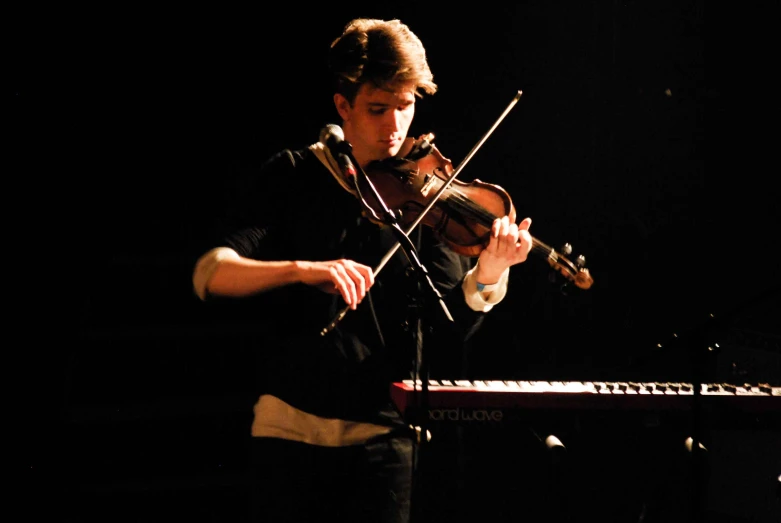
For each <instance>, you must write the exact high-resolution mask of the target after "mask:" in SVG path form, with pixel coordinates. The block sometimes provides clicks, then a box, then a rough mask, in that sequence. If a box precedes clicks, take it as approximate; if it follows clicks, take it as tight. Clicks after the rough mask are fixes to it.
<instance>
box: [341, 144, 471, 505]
mask: <svg viewBox="0 0 781 523" xmlns="http://www.w3.org/2000/svg"><path fill="white" fill-rule="evenodd" d="M341 147H342V151H341V152H342V153H343V154H345V156H347V157H348V158H349V159H350V161H351V162H352V164H353V166H354V167H355V170H356V172H357V175H358V176H360V177H361V180H362V181H363V182H365V184H366V186H367V187H368V188H369V189H370V191H371V193H372V196H374V198H375V200H376V201H377V202H379V205H380V206H381V208H382V215H383V218H379V217H378V216H377V214H376V211H375V210H374V209H373V208H372V207H370V206H369V205H368V204H365V207H367V208H368V209H369V211H371V212H372V213H373V214H374V216H375V218H376V219H378V220H379V221H381V222H382V223H384V224H386V225H388V226H390V227H391V229H392V230H393V232H394V233H395V235H396V238H397V240H398V243H399V245H400V246H401V248H402V249H403V251H404V254H405V255H406V257H407V259H408V260H409V262H410V264H411V266H412V268H413V270H414V272H415V274H417V276H418V284H417V290H418V294H419V296H420V300H418V302H417V303H416V304H415V305H414V306H413V307H411V309H415V310H416V313H415V317H414V318H410V320H411V321H408V325H409V326H410V328H411V329H414V339H415V350H416V362H415V369H414V373H413V380H412V383H413V390H414V391H415V392H417V390H418V389H417V383H418V382H420V384H421V391H420V395H419V397H418V399H419V401H417V402H414V403H416V404H417V405H416V411H417V413H418V415H416V416H415V420H416V421H417V422H418V423H419V425H416V426H415V427H414V428H413V430H414V431H415V433H416V434H415V437H416V439H415V440H414V442H413V457H412V496H413V498H416V497H417V493H420V492H421V488H422V487H421V480H420V460H421V459H422V458H421V457H422V456H425V455H426V453H425V452H424V450H425V447H426V445H427V443H428V428H427V423H426V422H425V421H426V418H427V414H428V365H427V361H426V359H425V358H424V357H423V328H422V322H421V313H420V311H421V310H422V308H423V307H424V306H425V303H426V296H427V295H428V296H430V297H431V298H433V299H436V301H437V302H438V303H439V305H440V307H441V309H442V312H443V313H444V315H445V316H446V317H447V319H448V320H449V321H451V322H454V321H455V320H454V319H453V316H452V315H451V314H450V310H449V309H448V308H447V305H446V304H445V301H444V300H443V298H442V295H441V294H440V293H439V291H438V290H437V288H436V286H435V285H434V282H433V281H432V280H431V278H430V277H429V274H428V270H426V267H425V266H424V265H423V264H422V263H421V262H420V259H419V258H418V253H417V250H416V249H415V247H414V246H413V244H412V241H410V239H409V236H408V235H407V233H405V232H404V230H403V229H402V228H401V226H400V225H399V222H398V219H397V218H396V215H395V214H394V213H393V211H391V210H390V209H389V208H388V205H387V204H386V203H385V201H384V200H383V199H382V196H380V193H379V191H378V190H377V188H376V187H375V186H374V184H373V183H372V181H371V179H370V178H369V177H368V176H367V174H366V172H365V171H364V170H363V168H362V167H361V166H360V164H359V163H358V162H357V161H356V160H355V157H354V156H353V154H352V145H350V143H349V142H346V141H345V142H343V143H342V144H341ZM355 185H356V189H357V191H358V196H359V197H360V198H361V200H363V202H364V203H365V199H364V198H363V195H362V194H361V189H360V184H359V182H358V180H356V184H355ZM418 232H419V233H420V229H419V230H418ZM413 501H414V500H413ZM412 505H413V509H414V510H413V511H414V512H415V514H416V515H415V517H414V518H413V521H417V520H418V516H417V514H420V518H421V521H422V520H423V517H424V516H423V514H424V512H423V511H422V509H420V508H418V504H417V503H414V502H413V503H412Z"/></svg>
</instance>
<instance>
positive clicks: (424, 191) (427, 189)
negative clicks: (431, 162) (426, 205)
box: [420, 174, 435, 198]
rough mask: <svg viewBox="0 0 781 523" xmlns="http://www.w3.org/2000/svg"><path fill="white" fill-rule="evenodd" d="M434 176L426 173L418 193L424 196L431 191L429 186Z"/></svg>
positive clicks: (432, 184)
mask: <svg viewBox="0 0 781 523" xmlns="http://www.w3.org/2000/svg"><path fill="white" fill-rule="evenodd" d="M434 179H435V177H434V176H431V175H430V174H427V175H426V178H425V181H424V182H423V186H422V187H421V188H420V194H421V195H422V196H423V197H424V198H425V197H427V196H428V193H429V192H431V188H432V187H433V186H434Z"/></svg>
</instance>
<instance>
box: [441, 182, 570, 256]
mask: <svg viewBox="0 0 781 523" xmlns="http://www.w3.org/2000/svg"><path fill="white" fill-rule="evenodd" d="M448 193H449V194H448V195H447V196H446V197H445V201H446V202H447V203H448V204H449V205H450V206H451V207H453V208H454V209H456V210H458V211H460V212H461V213H462V214H465V215H471V216H472V217H473V218H474V219H476V220H477V221H479V222H480V223H482V224H483V225H485V226H486V227H489V226H490V224H491V223H493V221H494V220H495V219H496V218H497V216H495V215H494V214H493V213H490V212H488V210H486V209H485V208H483V207H481V206H479V205H477V204H475V203H474V202H473V201H472V200H470V199H469V198H468V197H467V196H466V195H464V193H462V192H460V191H458V190H456V189H448ZM532 251H534V252H535V253H539V254H543V255H545V256H546V257H550V256H553V257H554V258H555V259H557V260H558V259H559V258H560V257H561V255H560V254H559V253H557V252H556V251H555V249H553V248H552V247H550V246H549V245H546V244H545V243H543V242H541V241H540V240H538V239H537V238H535V237H532Z"/></svg>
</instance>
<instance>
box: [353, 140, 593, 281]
mask: <svg viewBox="0 0 781 523" xmlns="http://www.w3.org/2000/svg"><path fill="white" fill-rule="evenodd" d="M433 138H434V135H433V134H431V133H429V134H427V135H423V136H421V137H420V138H418V139H417V140H416V139H414V138H407V140H406V141H405V144H404V146H403V147H402V149H401V150H400V151H399V154H398V155H397V156H395V157H393V158H388V159H386V160H380V161H374V162H371V163H370V164H369V165H367V167H366V169H365V173H366V177H367V178H368V180H369V182H370V183H371V184H372V185H373V186H374V188H375V189H376V191H377V192H378V193H379V194H380V195H381V197H382V200H383V202H384V205H385V206H386V207H387V208H388V209H390V210H392V211H393V212H394V214H395V217H396V219H397V220H398V222H399V224H400V225H402V226H404V227H409V226H410V225H412V226H413V227H414V225H413V224H416V223H417V222H420V223H422V224H423V225H425V226H428V227H430V228H431V229H432V230H433V231H434V233H435V234H436V235H437V236H439V238H441V239H442V240H443V241H444V242H445V243H446V244H447V246H448V247H449V248H450V249H451V250H453V251H454V252H456V253H458V254H461V255H463V256H469V257H474V256H478V255H479V254H480V253H481V252H482V251H483V249H485V247H486V246H487V245H488V241H489V240H490V237H491V226H492V224H493V222H494V220H495V219H496V218H499V217H502V216H508V217H509V218H510V220H512V221H513V222H514V221H515V219H516V211H515V207H514V206H513V202H512V199H511V198H510V195H509V194H508V193H507V191H505V190H504V189H503V188H502V187H500V186H498V185H495V184H491V183H486V182H483V181H481V180H479V179H475V180H474V181H472V182H469V183H466V182H462V181H459V180H457V179H455V178H453V172H454V169H453V163H452V162H451V161H450V160H449V159H448V158H446V157H445V156H443V155H442V153H441V152H440V151H439V149H437V147H436V146H435V145H434V144H433V143H432V141H433ZM369 182H366V181H364V182H363V183H364V184H366V183H369ZM448 182H449V183H448ZM359 185H360V182H359ZM360 193H361V199H362V203H363V205H364V207H365V211H364V214H366V216H367V217H368V218H369V219H371V220H372V221H375V222H378V223H380V222H381V220H380V219H379V218H378V217H377V212H376V209H378V208H381V207H380V206H381V204H380V202H379V201H378V200H377V199H376V198H375V197H374V192H373V191H370V190H361V191H360ZM427 209H428V210H427ZM421 214H422V219H421ZM563 251H564V253H560V252H557V251H556V250H555V249H553V248H551V247H550V246H548V245H546V244H544V243H543V242H541V241H540V240H538V239H537V238H534V237H532V248H531V252H533V253H535V254H536V255H540V256H542V257H544V258H545V260H547V262H548V264H549V265H550V266H551V267H552V268H553V269H554V270H555V271H556V272H557V273H559V274H560V275H562V276H563V277H564V278H566V280H568V281H571V282H573V283H574V284H575V285H576V286H577V287H579V288H581V289H588V288H590V287H591V285H592V283H593V281H594V280H593V278H592V277H591V274H590V272H589V270H588V269H587V268H586V267H585V258H584V257H583V256H579V257H578V258H577V260H576V262H574V263H573V262H572V261H570V260H569V259H567V258H566V256H565V255H569V254H570V253H571V246H569V244H566V245H565V246H564V249H563Z"/></svg>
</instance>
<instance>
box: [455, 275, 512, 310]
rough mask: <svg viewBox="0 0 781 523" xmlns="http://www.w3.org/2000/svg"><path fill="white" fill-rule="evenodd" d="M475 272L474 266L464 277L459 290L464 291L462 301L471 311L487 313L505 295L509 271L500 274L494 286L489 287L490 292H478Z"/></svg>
mask: <svg viewBox="0 0 781 523" xmlns="http://www.w3.org/2000/svg"><path fill="white" fill-rule="evenodd" d="M476 270H477V266H476V265H475V266H474V267H472V269H470V270H469V272H467V273H466V277H465V278H464V281H463V283H462V284H461V288H462V289H463V290H464V299H465V300H466V303H467V305H469V307H470V308H471V309H472V310H475V311H478V312H488V311H490V310H491V309H492V308H493V307H494V305H496V304H497V303H499V302H500V301H502V300H503V299H504V297H505V295H506V294H507V282H508V281H509V279H510V269H509V267H508V268H507V269H506V270H505V271H504V272H503V273H502V276H501V277H500V278H499V281H498V282H496V283H495V284H494V285H491V289H492V290H491V291H490V292H480V291H478V290H477V277H476V276H475V271H476Z"/></svg>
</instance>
